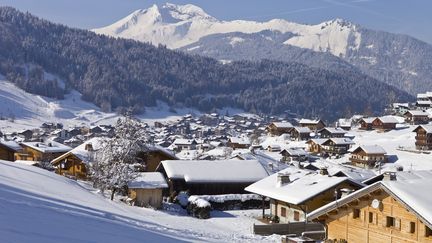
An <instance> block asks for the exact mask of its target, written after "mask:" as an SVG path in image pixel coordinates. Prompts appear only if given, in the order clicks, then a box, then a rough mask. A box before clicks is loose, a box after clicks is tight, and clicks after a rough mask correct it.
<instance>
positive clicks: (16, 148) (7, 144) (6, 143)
mask: <svg viewBox="0 0 432 243" xmlns="http://www.w3.org/2000/svg"><path fill="white" fill-rule="evenodd" d="M0 145H3V146H5V147H7V148H8V149H10V150H13V151H15V152H16V151H19V150H21V149H22V147H21V146H20V145H19V144H18V143H17V142H15V141H5V140H0Z"/></svg>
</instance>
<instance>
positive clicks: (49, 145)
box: [21, 141, 72, 153]
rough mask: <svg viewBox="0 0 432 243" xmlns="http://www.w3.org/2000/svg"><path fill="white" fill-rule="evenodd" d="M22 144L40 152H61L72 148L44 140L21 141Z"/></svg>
mask: <svg viewBox="0 0 432 243" xmlns="http://www.w3.org/2000/svg"><path fill="white" fill-rule="evenodd" d="M21 144H22V145H24V146H27V147H30V148H32V149H34V150H37V151H39V152H41V153H62V152H68V151H70V150H71V149H72V148H71V147H69V146H66V145H63V144H61V143H57V142H55V141H45V142H22V143H21Z"/></svg>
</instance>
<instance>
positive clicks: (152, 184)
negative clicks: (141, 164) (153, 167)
mask: <svg viewBox="0 0 432 243" xmlns="http://www.w3.org/2000/svg"><path fill="white" fill-rule="evenodd" d="M128 187H129V188H132V189H134V188H140V189H156V188H168V184H167V182H166V180H165V177H164V176H163V175H162V174H161V173H160V172H142V173H139V175H138V177H137V178H135V179H133V180H132V181H130V182H129V183H128Z"/></svg>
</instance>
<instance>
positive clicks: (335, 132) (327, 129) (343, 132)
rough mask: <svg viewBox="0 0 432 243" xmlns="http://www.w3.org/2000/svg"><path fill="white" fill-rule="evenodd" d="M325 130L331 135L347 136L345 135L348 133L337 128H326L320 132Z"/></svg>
mask: <svg viewBox="0 0 432 243" xmlns="http://www.w3.org/2000/svg"><path fill="white" fill-rule="evenodd" d="M324 130H326V131H328V132H330V133H331V134H345V133H347V131H345V130H343V129H341V128H337V127H325V128H323V129H321V130H319V131H318V132H322V131H324Z"/></svg>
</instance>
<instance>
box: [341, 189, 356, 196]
mask: <svg viewBox="0 0 432 243" xmlns="http://www.w3.org/2000/svg"><path fill="white" fill-rule="evenodd" d="M340 191H341V197H346V196H348V195H349V194H351V193H352V192H354V190H353V189H349V188H342V189H341V190H340Z"/></svg>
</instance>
